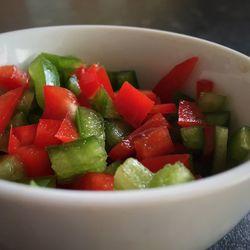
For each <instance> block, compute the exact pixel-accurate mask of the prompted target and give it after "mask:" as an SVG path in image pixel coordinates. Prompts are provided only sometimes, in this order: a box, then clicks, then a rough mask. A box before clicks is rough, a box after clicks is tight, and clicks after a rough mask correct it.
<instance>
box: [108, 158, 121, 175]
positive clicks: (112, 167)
mask: <svg viewBox="0 0 250 250" xmlns="http://www.w3.org/2000/svg"><path fill="white" fill-rule="evenodd" d="M120 165H121V162H120V161H114V162H112V163H111V164H110V165H108V166H107V167H106V169H105V170H104V173H106V174H112V175H115V172H116V170H117V169H118V167H119V166H120Z"/></svg>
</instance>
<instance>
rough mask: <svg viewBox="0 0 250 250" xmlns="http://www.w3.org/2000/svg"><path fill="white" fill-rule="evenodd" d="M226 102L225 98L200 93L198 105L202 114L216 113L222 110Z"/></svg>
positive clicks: (213, 94)
mask: <svg viewBox="0 0 250 250" xmlns="http://www.w3.org/2000/svg"><path fill="white" fill-rule="evenodd" d="M226 100H227V98H226V96H222V95H218V94H215V93H212V92H201V94H200V97H199V99H198V105H199V107H200V109H201V110H202V111H203V112H217V111H220V110H221V109H223V108H224V106H225V104H226Z"/></svg>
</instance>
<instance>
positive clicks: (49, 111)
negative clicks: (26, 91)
mask: <svg viewBox="0 0 250 250" xmlns="http://www.w3.org/2000/svg"><path fill="white" fill-rule="evenodd" d="M44 101H45V108H44V113H43V115H42V118H44V119H53V120H63V119H64V118H65V116H66V115H67V114H69V115H70V116H71V117H73V116H74V115H75V112H76V109H77V104H78V102H77V98H76V96H75V95H74V94H73V93H72V92H71V91H70V90H68V89H65V88H62V87H57V86H47V85H46V86H44Z"/></svg>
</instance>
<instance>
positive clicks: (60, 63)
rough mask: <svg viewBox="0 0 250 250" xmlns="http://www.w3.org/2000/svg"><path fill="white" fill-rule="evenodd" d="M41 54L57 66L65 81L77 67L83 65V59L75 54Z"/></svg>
mask: <svg viewBox="0 0 250 250" xmlns="http://www.w3.org/2000/svg"><path fill="white" fill-rule="evenodd" d="M41 55H42V56H43V57H44V58H46V59H47V60H49V61H51V62H52V63H53V64H54V65H55V66H56V68H57V70H58V72H59V73H60V76H61V80H62V81H63V82H66V81H67V79H68V78H69V77H70V75H71V74H72V73H73V72H74V70H75V69H77V68H79V67H81V66H82V65H83V64H82V61H81V60H80V59H79V58H77V57H74V56H59V55H55V54H50V53H45V52H44V53H42V54H41Z"/></svg>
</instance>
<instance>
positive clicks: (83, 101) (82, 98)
mask: <svg viewBox="0 0 250 250" xmlns="http://www.w3.org/2000/svg"><path fill="white" fill-rule="evenodd" d="M77 100H78V103H79V105H80V106H83V107H86V108H91V105H90V104H89V102H88V100H87V98H86V97H85V95H84V94H83V93H82V92H81V93H80V94H79V95H78V96H77Z"/></svg>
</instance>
